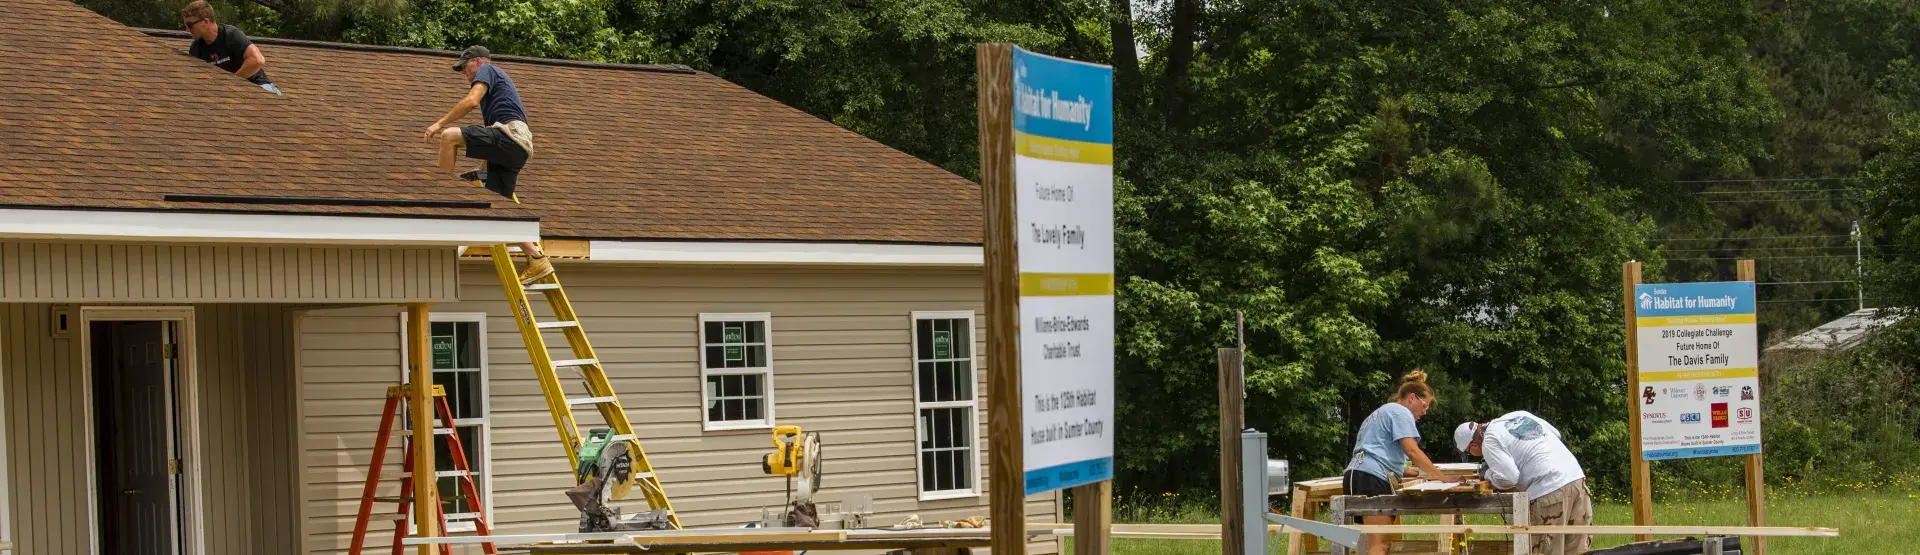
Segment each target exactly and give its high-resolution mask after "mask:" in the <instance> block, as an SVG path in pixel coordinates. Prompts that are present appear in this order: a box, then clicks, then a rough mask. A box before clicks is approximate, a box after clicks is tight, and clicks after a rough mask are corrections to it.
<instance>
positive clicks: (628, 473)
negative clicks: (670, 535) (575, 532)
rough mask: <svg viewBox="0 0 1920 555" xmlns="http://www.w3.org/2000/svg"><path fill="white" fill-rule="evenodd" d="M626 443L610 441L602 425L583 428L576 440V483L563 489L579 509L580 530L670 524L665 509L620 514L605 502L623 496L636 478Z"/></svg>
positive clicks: (653, 527)
mask: <svg viewBox="0 0 1920 555" xmlns="http://www.w3.org/2000/svg"><path fill="white" fill-rule="evenodd" d="M627 443H628V442H626V441H614V440H613V431H612V430H609V429H606V428H597V429H594V430H592V431H589V432H587V437H586V438H585V439H584V440H583V441H581V442H580V450H579V451H578V454H579V458H580V466H578V467H576V468H574V480H575V481H576V482H578V483H579V485H577V486H574V487H573V489H570V490H567V497H568V498H570V499H572V500H573V506H574V507H575V508H578V509H580V531H581V532H620V531H630V530H666V529H670V528H673V523H672V521H671V520H670V519H668V518H667V516H668V511H667V510H666V509H655V510H651V511H647V512H642V513H633V514H626V515H623V514H620V508H619V507H609V506H607V502H608V501H613V500H620V499H625V498H626V497H627V494H628V493H629V492H631V491H633V486H634V483H635V482H638V481H639V480H636V479H635V478H636V476H634V473H633V454H632V452H631V451H629V450H628V448H627ZM643 487H644V486H643Z"/></svg>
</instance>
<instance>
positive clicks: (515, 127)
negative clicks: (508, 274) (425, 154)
mask: <svg viewBox="0 0 1920 555" xmlns="http://www.w3.org/2000/svg"><path fill="white" fill-rule="evenodd" d="M453 70H454V71H458V72H460V73H463V74H465V75H466V76H467V85H468V87H467V94H466V96H464V97H462V98H461V99H460V101H459V102H456V103H454V105H453V109H451V110H448V111H447V115H444V116H440V120H439V121H435V122H433V125H429V126H427V134H426V140H427V142H433V141H435V140H439V141H440V171H444V172H452V171H453V155H454V150H456V149H459V148H462V147H465V148H466V149H467V157H468V158H476V159H479V160H480V168H479V169H474V170H468V171H466V172H463V173H461V174H460V178H461V179H465V180H467V181H471V182H474V183H476V184H480V185H482V186H485V187H486V188H487V189H488V190H490V191H493V192H495V193H499V194H500V196H503V197H507V198H508V199H510V200H512V201H513V202H514V203H516V204H517V203H519V202H520V197H519V196H517V195H515V194H514V185H515V184H516V183H518V182H519V178H520V168H521V167H522V166H525V165H526V164H527V158H529V157H531V156H532V155H533V130H532V129H530V128H528V127H527V111H526V108H525V107H524V106H522V105H521V104H520V90H519V89H516V88H514V86H513V79H512V78H510V77H507V71H506V70H504V69H500V68H499V67H498V66H495V65H493V54H492V53H491V52H488V51H487V47H485V46H472V47H468V48H467V49H466V51H464V52H461V53H460V59H459V61H456V62H454V63H453ZM475 108H478V109H480V121H481V122H482V123H484V124H485V125H465V126H460V127H448V126H449V125H452V124H453V122H456V121H460V118H462V117H466V115H467V112H471V111H473V110H474V109H475ZM520 250H521V252H525V253H527V257H528V258H529V259H530V260H529V262H528V263H527V269H526V271H524V272H522V273H521V274H520V282H521V283H523V284H529V285H530V284H532V283H533V282H534V281H537V280H539V279H540V278H543V277H546V276H547V275H548V274H552V273H553V263H552V262H551V261H549V260H547V256H546V254H544V253H542V252H540V247H539V246H538V245H535V244H533V243H522V244H521V245H520Z"/></svg>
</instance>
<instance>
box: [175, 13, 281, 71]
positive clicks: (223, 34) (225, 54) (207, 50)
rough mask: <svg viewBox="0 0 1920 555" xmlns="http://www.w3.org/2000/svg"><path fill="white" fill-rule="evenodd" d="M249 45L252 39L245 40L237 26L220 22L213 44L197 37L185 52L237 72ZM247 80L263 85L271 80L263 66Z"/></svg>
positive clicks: (245, 59) (245, 61)
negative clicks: (217, 34) (218, 33)
mask: <svg viewBox="0 0 1920 555" xmlns="http://www.w3.org/2000/svg"><path fill="white" fill-rule="evenodd" d="M249 46H253V41H251V40H247V34H246V33H242V32H240V28H239V27H234V26H232V25H227V24H225V23H222V24H220V36H218V37H214V39H213V44H207V42H206V41H203V40H200V39H198V38H196V39H193V46H189V47H187V54H189V55H191V56H193V57H195V58H199V59H202V60H206V61H209V62H213V65H216V66H220V69H224V70H227V72H228V73H238V72H239V71H240V66H241V65H242V64H245V63H247V47H249ZM247 80H248V81H252V82H253V83H254V84H256V85H265V84H268V83H272V82H273V81H271V80H268V79H267V70H266V69H265V68H261V69H260V71H258V72H255V73H254V74H253V77H250V78H248V79H247Z"/></svg>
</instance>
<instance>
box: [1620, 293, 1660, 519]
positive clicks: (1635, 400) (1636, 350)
mask: <svg viewBox="0 0 1920 555" xmlns="http://www.w3.org/2000/svg"><path fill="white" fill-rule="evenodd" d="M1620 274H1621V275H1620V281H1621V282H1622V283H1623V284H1624V287H1623V288H1622V289H1623V292H1622V293H1621V295H1622V296H1624V297H1625V300H1624V301H1625V303H1626V307H1627V310H1626V312H1627V397H1628V399H1627V406H1629V407H1637V406H1640V403H1641V400H1640V390H1641V386H1640V336H1639V333H1640V332H1639V328H1638V327H1637V326H1636V325H1635V322H1636V319H1635V318H1634V298H1633V297H1634V290H1635V289H1637V288H1639V287H1640V263H1639V262H1628V263H1627V264H1626V265H1625V266H1624V267H1622V268H1621V269H1620ZM1633 412H1634V415H1633V416H1630V417H1628V419H1627V428H1628V430H1627V435H1628V436H1630V439H1629V440H1628V441H1629V442H1631V443H1632V444H1633V445H1632V453H1633V458H1632V460H1631V462H1629V463H1628V464H1629V465H1630V466H1631V468H1632V473H1631V474H1632V479H1633V524H1634V525H1635V526H1652V525H1653V465H1652V464H1651V463H1648V462H1647V460H1646V459H1644V458H1641V449H1640V428H1641V425H1640V421H1641V420H1640V415H1639V413H1640V411H1638V410H1635V411H1633ZM1652 539H1653V535H1652V534H1640V535H1637V536H1634V541H1651V540H1652Z"/></svg>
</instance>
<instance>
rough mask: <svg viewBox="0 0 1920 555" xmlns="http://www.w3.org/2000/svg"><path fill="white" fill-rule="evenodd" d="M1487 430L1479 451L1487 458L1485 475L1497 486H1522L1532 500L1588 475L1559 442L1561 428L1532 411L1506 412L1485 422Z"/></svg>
mask: <svg viewBox="0 0 1920 555" xmlns="http://www.w3.org/2000/svg"><path fill="white" fill-rule="evenodd" d="M1486 430H1487V435H1486V438H1485V439H1483V440H1482V441H1481V442H1480V454H1481V455H1482V456H1483V457H1484V458H1486V460H1487V475H1486V476H1484V478H1486V479H1487V480H1488V481H1491V482H1493V486H1494V487H1496V488H1500V489H1503V490H1514V489H1521V488H1525V489H1526V490H1527V499H1529V500H1531V499H1539V498H1540V497H1541V496H1543V495H1546V494H1549V493H1553V492H1554V490H1558V489H1560V488H1561V487H1562V486H1565V485H1567V484H1571V483H1573V482H1574V481H1575V480H1579V479H1581V478H1585V477H1587V474H1586V472H1583V471H1581V470H1580V461H1578V460H1574V458H1573V452H1572V451H1568V450H1567V444H1565V443H1561V441H1560V430H1558V429H1555V428H1554V427H1553V425H1552V424H1548V423H1547V421H1546V420H1542V419H1540V417H1538V416H1534V415H1533V413H1530V412H1527V411H1514V412H1510V413H1507V414H1506V415H1503V416H1501V417H1499V418H1495V419H1493V421H1492V422H1488V423H1487V426H1486Z"/></svg>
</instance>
